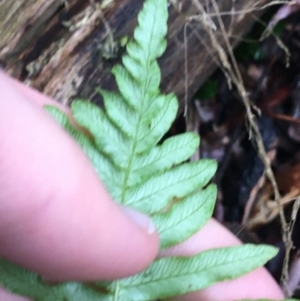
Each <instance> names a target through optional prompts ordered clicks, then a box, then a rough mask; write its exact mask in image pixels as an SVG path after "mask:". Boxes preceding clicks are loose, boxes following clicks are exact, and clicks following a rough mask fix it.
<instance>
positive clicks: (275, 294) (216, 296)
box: [161, 219, 284, 301]
mask: <svg viewBox="0 0 300 301" xmlns="http://www.w3.org/2000/svg"><path fill="white" fill-rule="evenodd" d="M239 244H241V242H240V241H239V240H238V239H237V238H236V237H235V236H234V235H233V234H232V233H231V232H229V231H228V230H227V229H225V228H224V227H223V226H221V225H220V224H219V223H218V222H216V221H215V220H214V219H212V220H210V221H209V222H208V223H207V224H206V225H205V226H204V228H203V229H201V231H199V232H198V233H197V234H195V235H194V236H192V237H191V238H190V239H188V240H187V241H186V242H184V243H182V244H181V245H178V246H175V247H173V248H170V249H169V250H167V251H165V252H163V253H161V256H170V255H181V256H191V255H194V254H197V253H199V252H201V251H204V250H208V249H212V248H219V247H226V246H233V245H239ZM251 298H253V299H257V298H265V299H273V300H279V299H283V298H284V296H283V294H282V292H281V290H280V288H279V286H278V285H277V283H276V282H275V280H274V279H273V278H272V276H271V275H270V274H269V273H268V272H267V270H266V269H265V268H259V269H257V270H255V271H253V272H251V273H249V274H247V275H244V276H242V277H240V278H238V279H235V280H231V281H224V282H220V283H217V284H214V285H212V286H211V287H209V288H206V289H204V290H201V291H198V292H195V293H190V294H187V295H185V296H179V297H178V300H181V301H195V300H197V301H211V300H214V301H232V300H241V299H251ZM172 300H177V299H176V298H175V299H172Z"/></svg>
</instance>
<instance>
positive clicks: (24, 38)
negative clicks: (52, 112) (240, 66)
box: [0, 0, 268, 108]
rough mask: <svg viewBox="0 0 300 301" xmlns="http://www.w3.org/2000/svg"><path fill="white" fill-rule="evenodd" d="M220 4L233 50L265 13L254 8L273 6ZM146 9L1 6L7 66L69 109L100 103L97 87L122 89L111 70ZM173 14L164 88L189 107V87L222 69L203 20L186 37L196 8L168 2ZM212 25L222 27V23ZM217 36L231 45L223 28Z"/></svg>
mask: <svg viewBox="0 0 300 301" xmlns="http://www.w3.org/2000/svg"><path fill="white" fill-rule="evenodd" d="M216 1H217V4H218V6H219V10H220V12H221V13H222V19H223V22H224V24H225V27H226V31H227V33H228V35H229V36H230V37H232V38H231V43H232V44H233V45H236V44H237V43H238V41H239V40H240V38H241V37H242V36H243V35H244V34H245V33H246V32H247V31H248V30H249V28H250V27H251V25H252V24H253V23H254V20H255V18H254V17H255V16H256V17H257V15H258V14H261V13H262V10H260V9H254V10H253V8H259V7H262V6H263V5H265V4H266V3H268V0H260V1H257V0H216ZM198 3H200V4H201V5H203V7H204V8H205V10H206V11H207V12H214V9H213V5H212V4H208V3H211V1H207V0H198ZM142 4H143V1H141V0H103V1H96V0H94V1H92V0H15V1H10V0H0V66H1V67H2V68H4V69H5V70H6V72H7V73H9V74H10V75H12V76H14V77H15V78H18V79H19V80H21V81H23V82H25V83H26V84H28V85H30V86H33V87H34V88H36V89H38V90H40V91H42V92H43V93H45V94H47V95H49V96H51V97H53V98H54V99H57V100H58V101H60V102H62V103H65V104H68V103H70V101H72V100H73V99H74V98H89V99H91V100H92V101H93V102H95V103H99V104H101V98H100V96H99V95H98V94H97V93H96V92H95V87H97V86H101V87H103V88H105V89H114V88H115V82H114V79H113V77H112V76H111V73H110V70H111V67H112V66H113V64H115V63H117V62H118V61H119V60H120V56H121V52H122V47H121V46H119V48H118V46H117V45H118V43H117V41H119V40H120V39H121V38H122V37H125V36H130V35H131V34H132V31H133V28H134V26H135V25H136V16H137V14H138V11H139V10H140V8H141V6H142ZM252 10H253V11H252ZM249 11H252V12H249ZM169 13H170V16H169V32H168V47H167V51H166V53H165V54H164V55H163V57H162V58H160V60H159V63H160V66H161V69H162V90H163V91H165V92H169V91H173V92H175V93H176V95H177V96H178V98H179V101H180V104H181V108H182V107H183V103H184V97H185V95H186V94H185V81H187V84H188V99H190V98H191V96H192V95H193V94H194V93H195V92H196V91H197V89H199V87H200V86H201V84H203V82H205V80H206V79H207V78H208V77H209V75H210V74H211V73H212V72H213V71H214V69H215V67H216V63H215V62H214V60H213V58H212V57H213V55H214V51H213V47H212V46H211V43H210V39H209V37H208V35H207V34H206V33H205V30H204V29H203V28H202V27H201V24H200V22H197V21H193V23H192V26H190V25H189V26H187V27H186V34H184V28H185V25H186V24H187V22H188V20H189V17H190V16H193V15H194V16H195V15H199V14H200V12H199V9H198V8H197V7H196V5H195V2H194V1H193V0H184V1H183V0H173V1H169ZM212 20H213V22H215V24H216V25H218V23H217V19H216V17H212ZM217 27H218V26H217ZM216 34H218V35H219V36H220V39H219V42H220V43H221V44H222V45H224V39H223V38H222V35H221V34H220V32H219V31H218V30H217V31H216ZM184 37H185V38H184ZM233 37H234V38H233ZM111 38H112V39H111ZM185 63H186V64H187V67H188V77H187V78H186V77H185Z"/></svg>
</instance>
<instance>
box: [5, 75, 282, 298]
mask: <svg viewBox="0 0 300 301" xmlns="http://www.w3.org/2000/svg"><path fill="white" fill-rule="evenodd" d="M0 88H1V96H0V107H1V110H0V141H1V148H0V256H3V257H5V258H8V259H10V260H12V261H14V262H17V263H19V264H21V265H23V266H24V267H26V268H29V269H31V270H33V271H36V272H38V273H39V274H41V275H43V277H44V278H45V279H49V280H52V281H63V280H79V281H88V280H96V279H106V280H108V279H115V278H119V277H125V276H129V275H132V274H134V273H137V272H139V271H141V270H142V269H144V268H145V267H146V266H147V265H148V264H150V263H151V261H153V260H154V258H155V257H156V255H157V252H158V244H159V243H158V235H157V233H156V232H155V231H154V229H153V226H152V224H151V222H150V220H149V219H148V218H147V217H145V216H144V215H142V214H140V213H137V212H135V211H133V210H131V209H128V208H124V207H121V206H118V205H116V204H115V203H114V202H113V201H112V200H111V198H110V196H109V195H108V194H107V192H106V191H105V188H104V187H103V186H102V184H101V183H100V181H99V179H98V177H97V176H96V174H95V172H94V170H93V168H92V166H91V164H90V163H89V161H88V159H87V158H86V157H85V156H84V154H83V153H82V151H81V150H80V148H79V147H78V146H77V144H76V142H75V141H73V140H72V139H71V138H70V137H69V136H68V135H67V134H66V133H65V132H64V131H63V130H61V129H60V127H59V126H58V125H57V124H56V123H55V122H54V121H53V120H52V118H51V117H50V116H48V114H47V113H46V112H45V111H44V110H43V109H42V105H43V104H46V103H48V104H49V103H51V104H54V103H53V102H52V101H51V100H50V99H48V98H47V97H46V96H44V95H41V94H40V93H38V92H36V91H34V90H32V89H30V88H27V87H25V86H23V85H22V84H20V83H18V82H16V81H14V80H12V79H9V78H8V77H7V76H5V75H4V74H1V73H0ZM65 110H68V109H65ZM239 243H240V242H239V241H238V240H237V239H236V238H235V237H234V236H233V235H232V234H230V233H229V232H228V231H227V230H226V229H224V228H223V227H222V226H221V225H219V224H218V223H217V222H215V221H214V220H211V221H209V222H208V223H207V225H206V226H205V227H204V228H203V229H202V230H201V231H199V233H197V234H196V235H194V236H193V237H191V238H190V239H189V240H188V241H186V242H185V243H184V244H182V245H180V246H177V247H174V248H172V249H170V250H168V255H170V254H177V255H192V254H195V253H198V252H200V251H202V250H205V249H210V248H214V247H221V246H228V245H235V244H239ZM162 255H166V254H165V253H164V254H162ZM262 297H264V298H273V299H276V298H277V299H280V298H283V295H282V293H281V291H280V289H279V287H278V286H277V284H276V283H275V282H274V280H273V279H272V278H271V276H270V275H269V274H268V273H267V272H266V271H265V270H264V269H263V268H260V269H257V270H256V271H254V272H252V273H250V274H248V275H245V276H243V277H241V278H239V279H236V280H233V281H226V282H223V283H219V284H216V285H214V286H212V287H210V288H208V289H205V290H202V291H201V292H197V293H193V294H190V295H188V296H186V297H181V298H180V300H183V301H188V300H203V301H205V300H222V301H226V300H228V301H229V300H233V299H241V298H262ZM21 300H22V301H24V300H27V299H24V298H21V297H16V296H14V295H12V294H10V293H7V292H5V291H4V290H2V291H1V292H0V301H21Z"/></svg>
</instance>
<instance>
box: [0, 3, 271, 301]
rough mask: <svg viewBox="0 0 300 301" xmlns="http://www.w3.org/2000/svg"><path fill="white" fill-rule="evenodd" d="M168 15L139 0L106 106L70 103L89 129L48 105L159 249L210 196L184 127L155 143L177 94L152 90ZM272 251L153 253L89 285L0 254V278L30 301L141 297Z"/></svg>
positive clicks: (178, 288) (164, 293)
mask: <svg viewBox="0 0 300 301" xmlns="http://www.w3.org/2000/svg"><path fill="white" fill-rule="evenodd" d="M167 17H168V11H167V0H146V2H145V3H144V6H143V9H142V11H141V12H140V13H139V15H138V26H137V28H136V29H135V31H134V36H133V39H132V40H131V41H130V42H128V44H127V54H126V55H124V56H123V59H122V62H123V65H118V66H115V67H114V68H113V70H112V72H113V74H114V76H115V79H116V82H117V85H118V88H119V92H108V91H104V90H101V89H99V93H101V95H102V96H103V99H104V104H105V110H102V109H100V108H98V107H97V106H96V105H94V104H92V103H90V102H87V101H82V100H78V101H74V102H73V103H72V107H71V108H72V114H73V116H74V118H75V120H76V122H77V123H78V124H79V125H80V126H82V127H84V128H85V129H86V130H87V131H88V132H89V135H85V134H84V133H83V132H81V131H79V130H78V129H77V128H75V127H73V126H72V124H71V123H70V121H69V118H68V117H67V116H66V115H65V114H64V113H63V112H61V111H60V110H59V109H57V108H55V107H47V110H48V111H49V112H50V113H51V114H52V115H53V116H54V117H55V119H56V120H57V121H58V122H59V123H60V125H61V126H62V127H63V128H64V129H65V130H66V131H67V132H69V134H70V135H71V136H73V138H74V139H75V140H77V142H78V143H79V144H80V145H81V147H82V149H83V150H84V152H85V153H86V155H87V156H88V157H89V159H90V160H91V162H92V163H93V165H94V168H95V169H96V171H97V173H98V175H99V177H100V178H101V180H102V181H103V183H104V184H105V186H106V188H107V190H108V191H109V192H110V194H111V195H112V197H113V198H114V199H115V200H116V201H117V202H119V203H121V204H124V205H126V206H131V207H133V208H135V209H136V210H139V211H141V212H144V213H146V214H148V215H150V216H151V217H152V219H153V221H154V223H155V225H156V227H157V229H158V231H159V234H160V242H161V249H165V248H168V247H170V246H173V245H176V244H179V243H181V242H183V241H184V240H186V239H187V238H189V237H190V236H191V235H193V234H194V233H195V232H197V231H198V230H199V229H200V228H201V227H202V226H203V225H204V224H205V223H206V221H207V220H208V219H209V218H210V217H211V215H212V211H213V207H214V202H215V199H216V187H215V185H213V184H210V185H208V186H207V184H208V182H209V181H210V179H211V178H212V176H213V175H214V173H215V171H216V162H215V161H213V160H200V161H198V162H186V161H187V160H188V158H189V157H190V156H191V155H192V154H193V153H194V152H195V151H196V150H197V148H198V146H199V137H198V136H197V135H195V134H193V133H184V134H180V135H177V136H174V137H171V138H168V139H166V140H165V141H164V142H163V143H161V144H160V143H159V142H160V140H161V139H162V137H163V136H164V135H165V133H166V132H167V131H168V130H169V128H170V126H171V124H172V122H173V121H174V119H175V118H176V114H177V109H178V101H177V99H176V97H175V96H174V95H173V94H162V93H161V92H160V89H159V85H160V69H159V66H158V63H157V61H156V60H157V58H158V57H159V56H161V55H162V54H163V52H164V51H165V49H166V40H165V35H166V33H167ZM206 186H207V187H206ZM175 200H176V202H174V201H175ZM171 203H174V204H173V205H171ZM167 208H168V209H167ZM275 254H276V250H275V249H273V248H271V247H268V246H253V245H245V246H238V247H229V248H222V249H214V250H208V251H205V252H202V253H200V254H197V255H195V256H193V257H185V258H184V257H170V258H160V259H157V260H156V261H155V262H154V263H153V264H152V265H151V266H150V267H149V268H147V269H146V270H145V271H143V272H142V273H140V274H137V275H135V276H133V277H129V278H126V279H120V280H118V281H113V282H96V283H94V284H92V285H91V284H83V283H65V284H60V285H48V284H47V283H45V282H43V281H42V280H41V279H40V278H39V277H38V275H36V274H34V273H32V272H30V271H26V270H25V269H23V268H21V267H18V266H16V265H14V264H12V263H10V262H8V261H5V260H4V259H2V260H1V261H0V284H1V285H3V286H4V287H6V288H7V289H9V290H11V291H13V292H16V293H18V294H21V295H26V296H28V297H31V298H32V299H34V300H36V301H77V300H78V301H79V300H80V301H85V300H88V301H96V300H97V301H100V300H105V301H147V300H155V299H158V298H167V297H172V296H174V295H178V294H184V293H188V292H191V291H195V290H199V289H202V288H205V287H207V286H209V285H211V284H213V283H215V282H217V281H222V280H225V279H232V278H235V277H238V276H240V275H242V274H244V273H247V272H249V271H251V270H253V269H255V268H256V267H258V266H260V265H262V264H264V263H265V262H266V261H267V260H268V259H270V258H271V257H272V256H274V255H275Z"/></svg>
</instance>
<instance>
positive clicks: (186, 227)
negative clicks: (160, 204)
mask: <svg viewBox="0 0 300 301" xmlns="http://www.w3.org/2000/svg"><path fill="white" fill-rule="evenodd" d="M216 194H217V189H216V186H214V185H210V186H209V187H207V188H206V189H205V190H202V191H199V192H196V193H194V194H192V195H190V196H188V197H186V198H185V199H184V200H181V201H179V202H178V203H176V204H175V205H173V206H172V208H171V210H170V212H167V213H159V214H156V215H154V216H153V221H154V223H155V225H156V227H157V229H158V232H159V236H160V246H161V249H165V248H168V247H170V246H173V245H176V244H179V243H181V242H183V241H185V240H186V239H187V238H189V237H190V236H192V235H193V234H194V233H195V232H197V231H198V230H199V229H201V228H202V227H203V226H204V224H205V223H206V222H207V220H208V219H209V218H210V217H211V216H212V214H213V209H214V204H215V199H216Z"/></svg>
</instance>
